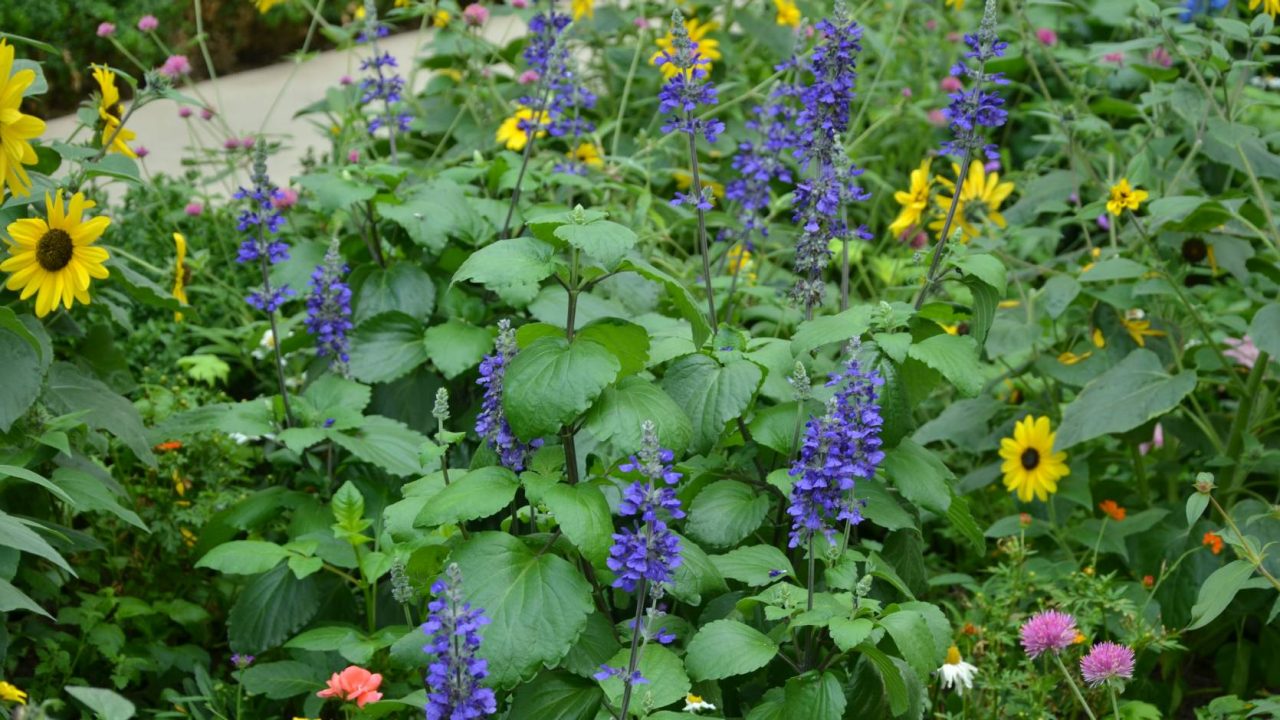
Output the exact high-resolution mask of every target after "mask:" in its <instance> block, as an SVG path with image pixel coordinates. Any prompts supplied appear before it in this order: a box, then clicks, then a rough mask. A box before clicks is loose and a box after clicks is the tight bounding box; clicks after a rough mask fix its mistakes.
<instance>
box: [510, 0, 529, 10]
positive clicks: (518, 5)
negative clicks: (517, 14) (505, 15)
mask: <svg viewBox="0 0 1280 720" xmlns="http://www.w3.org/2000/svg"><path fill="white" fill-rule="evenodd" d="M511 7H513V8H515V9H517V10H523V9H525V8H527V7H529V0H511Z"/></svg>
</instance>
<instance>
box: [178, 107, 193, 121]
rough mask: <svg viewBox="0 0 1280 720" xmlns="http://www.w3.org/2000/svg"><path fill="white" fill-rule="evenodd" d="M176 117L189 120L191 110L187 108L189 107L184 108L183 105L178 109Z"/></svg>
mask: <svg viewBox="0 0 1280 720" xmlns="http://www.w3.org/2000/svg"><path fill="white" fill-rule="evenodd" d="M178 117H180V118H189V117H191V108H189V107H187V106H185V105H183V106H182V107H180V108H178Z"/></svg>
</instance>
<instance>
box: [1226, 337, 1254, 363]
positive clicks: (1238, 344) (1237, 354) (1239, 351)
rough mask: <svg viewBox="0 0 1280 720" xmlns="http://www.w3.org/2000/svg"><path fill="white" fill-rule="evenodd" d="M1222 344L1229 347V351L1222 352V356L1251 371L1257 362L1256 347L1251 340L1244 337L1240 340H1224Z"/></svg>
mask: <svg viewBox="0 0 1280 720" xmlns="http://www.w3.org/2000/svg"><path fill="white" fill-rule="evenodd" d="M1222 342H1224V343H1226V344H1227V345H1230V346H1231V349H1230V350H1224V351H1223V352H1222V354H1223V355H1226V356H1227V357H1229V358H1231V359H1232V360H1235V361H1236V362H1238V363H1240V364H1241V365H1243V366H1245V367H1247V368H1249V369H1250V370H1252V369H1253V366H1254V365H1255V364H1256V363H1257V362H1258V346H1257V345H1254V344H1253V338H1251V337H1249V336H1248V335H1245V336H1244V337H1242V338H1226V339H1225V340H1223V341H1222Z"/></svg>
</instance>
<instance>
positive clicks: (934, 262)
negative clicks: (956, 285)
mask: <svg viewBox="0 0 1280 720" xmlns="http://www.w3.org/2000/svg"><path fill="white" fill-rule="evenodd" d="M972 155H973V151H971V150H967V149H966V150H965V151H964V159H963V160H962V161H961V162H960V175H959V176H958V177H956V191H955V194H954V195H953V196H952V197H951V207H949V208H947V218H946V219H945V220H943V221H942V231H941V232H939V233H938V242H937V243H935V244H934V246H933V258H932V259H930V260H929V272H928V273H926V274H925V277H924V286H923V287H921V288H920V294H919V295H917V296H916V302H915V309H916V310H919V309H920V308H921V306H923V305H924V299H925V297H927V296H928V295H929V291H930V290H932V289H933V283H934V277H935V276H936V275H937V274H938V266H939V265H941V264H942V250H943V248H945V247H946V246H947V236H948V235H950V234H951V222H952V221H953V220H954V219H955V216H956V208H957V206H959V204H960V190H961V189H962V188H963V187H964V178H965V176H966V175H968V174H969V164H970V163H971V162H973V158H972Z"/></svg>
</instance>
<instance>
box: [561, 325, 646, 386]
mask: <svg viewBox="0 0 1280 720" xmlns="http://www.w3.org/2000/svg"><path fill="white" fill-rule="evenodd" d="M577 336H578V337H580V338H582V339H583V340H591V341H592V342H597V343H600V344H601V345H602V346H604V348H605V349H606V350H608V351H609V352H611V353H613V354H614V356H616V357H617V358H618V362H620V363H622V374H623V375H634V374H635V373H638V372H641V371H642V370H644V368H645V365H646V364H647V363H648V362H649V331H648V330H645V329H644V328H643V327H641V326H639V325H637V324H635V323H633V322H627V321H626V320H621V319H619V318H601V319H599V320H596V321H594V322H592V323H590V324H588V325H587V326H586V327H584V328H582V329H581V330H579V331H578V335H577Z"/></svg>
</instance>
